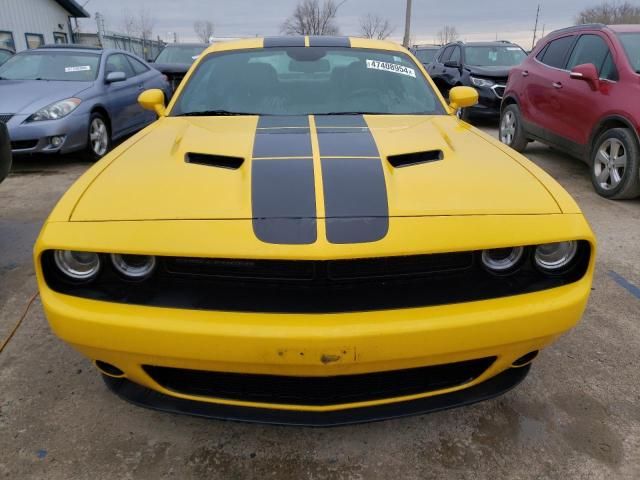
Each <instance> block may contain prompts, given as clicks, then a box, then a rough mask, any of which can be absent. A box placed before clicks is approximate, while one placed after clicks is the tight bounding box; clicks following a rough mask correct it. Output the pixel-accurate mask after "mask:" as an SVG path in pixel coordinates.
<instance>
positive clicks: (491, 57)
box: [427, 41, 527, 120]
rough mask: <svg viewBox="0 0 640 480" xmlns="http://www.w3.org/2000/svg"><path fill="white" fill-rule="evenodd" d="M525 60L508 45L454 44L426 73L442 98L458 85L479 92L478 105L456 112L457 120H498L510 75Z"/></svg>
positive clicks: (511, 45) (521, 52)
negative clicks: (486, 117)
mask: <svg viewBox="0 0 640 480" xmlns="http://www.w3.org/2000/svg"><path fill="white" fill-rule="evenodd" d="M526 57H527V54H526V53H525V51H524V50H523V49H522V48H521V47H519V46H518V45H516V44H514V43H511V42H506V41H500V42H482V43H479V42H475V43H463V42H455V43H451V44H449V45H446V46H445V47H444V48H442V49H441V51H440V53H439V54H438V55H437V57H436V59H435V60H434V62H433V63H431V65H430V66H429V68H428V69H427V70H428V72H429V75H431V78H432V79H433V81H434V82H435V84H436V85H437V86H438V88H439V89H440V91H441V92H442V94H443V95H445V96H446V95H448V94H449V90H450V89H452V88H453V87H456V86H461V85H463V86H468V87H473V88H475V89H476V90H478V93H479V95H480V100H479V102H478V104H477V105H475V106H474V107H473V108H468V109H459V110H458V116H459V117H460V118H462V119H464V120H468V119H469V118H470V116H472V115H474V114H484V115H494V116H496V117H497V116H499V115H500V103H501V102H502V96H503V95H504V89H505V87H506V84H507V78H508V76H509V71H510V70H511V68H513V67H514V66H516V65H518V64H520V63H522V61H523V60H524V59H525V58H526Z"/></svg>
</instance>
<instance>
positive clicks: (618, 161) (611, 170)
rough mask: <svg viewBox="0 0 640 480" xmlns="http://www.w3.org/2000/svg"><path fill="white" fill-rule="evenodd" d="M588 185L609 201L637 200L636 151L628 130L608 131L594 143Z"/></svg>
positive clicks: (639, 190)
mask: <svg viewBox="0 0 640 480" xmlns="http://www.w3.org/2000/svg"><path fill="white" fill-rule="evenodd" d="M590 165H591V183H593V187H594V188H595V189H596V192H598V194H599V195H601V196H603V197H605V198H610V199H612V200H627V199H631V198H636V197H638V196H640V173H639V172H638V169H639V168H640V147H639V146H638V140H637V139H636V136H635V134H634V133H633V132H632V131H631V130H629V129H628V128H612V129H610V130H607V131H606V132H604V133H603V134H602V135H600V136H599V137H598V139H597V140H596V142H595V144H594V146H593V151H592V152H591V162H590Z"/></svg>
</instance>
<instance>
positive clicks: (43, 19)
mask: <svg viewBox="0 0 640 480" xmlns="http://www.w3.org/2000/svg"><path fill="white" fill-rule="evenodd" d="M72 18H89V14H88V13H87V11H86V10H85V9H84V8H82V7H81V6H80V5H79V4H78V3H77V2H76V1H75V0H0V47H9V48H11V49H12V50H15V51H17V52H19V51H21V50H25V49H27V48H37V47H39V46H40V45H44V44H50V43H71V42H73V29H72V26H71V22H72V20H71V19H72Z"/></svg>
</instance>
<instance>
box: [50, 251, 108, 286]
mask: <svg viewBox="0 0 640 480" xmlns="http://www.w3.org/2000/svg"><path fill="white" fill-rule="evenodd" d="M53 258H54V260H55V263H56V266H57V267H58V269H60V271H61V272H62V273H64V274H65V275H66V276H67V277H69V278H72V279H73V280H80V281H89V280H93V279H94V278H95V277H96V276H97V275H98V272H99V271H100V256H99V255H98V254H97V253H92V252H76V251H73V250H56V251H55V254H54V257H53Z"/></svg>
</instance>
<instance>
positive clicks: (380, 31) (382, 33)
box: [360, 13, 393, 40]
mask: <svg viewBox="0 0 640 480" xmlns="http://www.w3.org/2000/svg"><path fill="white" fill-rule="evenodd" d="M360 33H362V36H363V37H365V38H377V39H378V40H384V39H386V38H388V37H389V35H391V34H392V33H393V27H392V26H391V24H390V23H389V20H387V19H386V18H382V17H379V16H378V15H373V14H371V13H368V14H367V15H365V16H364V17H362V18H361V19H360Z"/></svg>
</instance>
